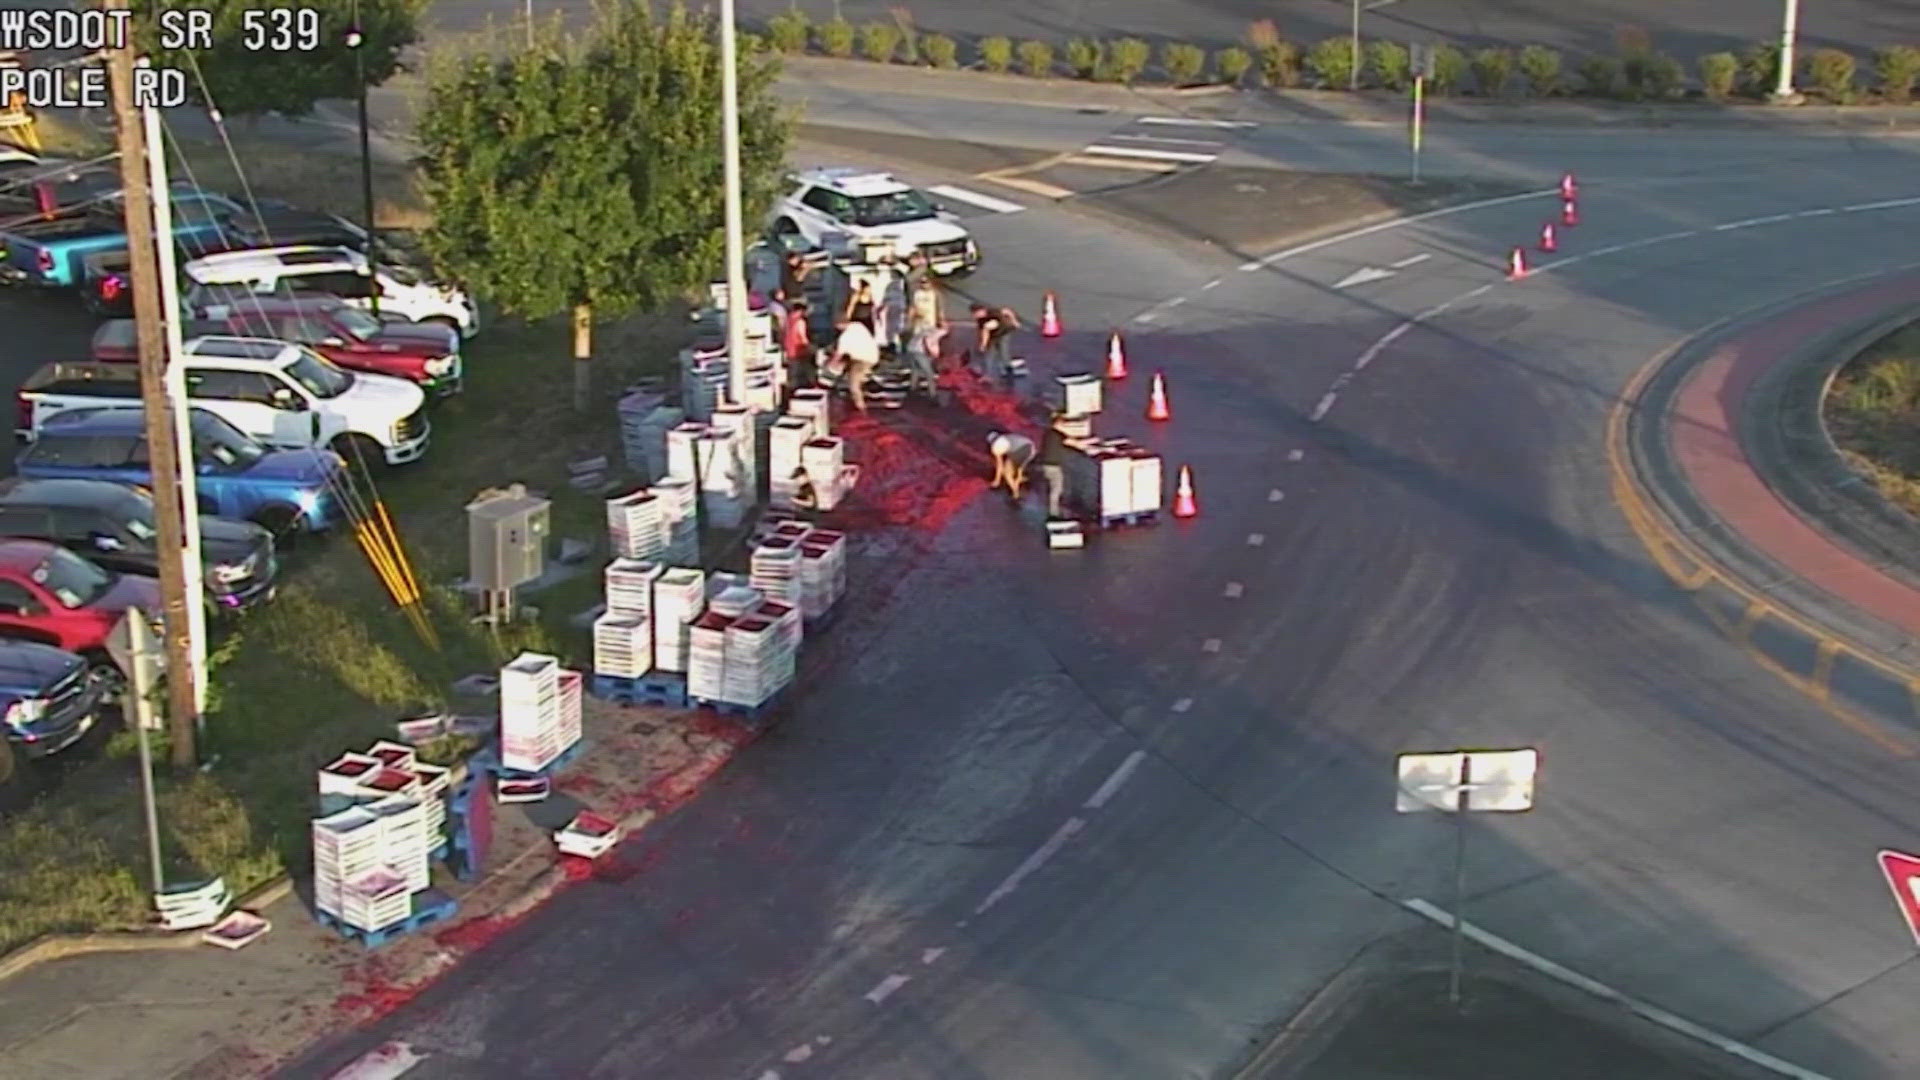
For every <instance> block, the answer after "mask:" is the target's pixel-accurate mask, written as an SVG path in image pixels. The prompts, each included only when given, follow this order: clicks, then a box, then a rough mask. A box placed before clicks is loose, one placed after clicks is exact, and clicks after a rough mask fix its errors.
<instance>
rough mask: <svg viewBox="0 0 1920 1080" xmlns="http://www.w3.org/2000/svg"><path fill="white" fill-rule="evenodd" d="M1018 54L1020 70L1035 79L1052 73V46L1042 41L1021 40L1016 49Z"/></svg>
mask: <svg viewBox="0 0 1920 1080" xmlns="http://www.w3.org/2000/svg"><path fill="white" fill-rule="evenodd" d="M1016 51H1017V52H1018V53H1019V54H1020V70H1021V71H1024V72H1026V73H1027V74H1029V75H1031V76H1033V77H1034V78H1036V79H1044V78H1046V77H1047V76H1049V75H1051V74H1053V46H1052V45H1049V44H1047V43H1046V42H1044V41H1023V42H1021V43H1020V48H1019V49H1017V50H1016Z"/></svg>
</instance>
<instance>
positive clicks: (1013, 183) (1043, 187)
mask: <svg viewBox="0 0 1920 1080" xmlns="http://www.w3.org/2000/svg"><path fill="white" fill-rule="evenodd" d="M976 179H980V180H985V181H988V182H989V183H994V184H1000V185H1002V186H1003V187H1010V188H1014V189H1016V190H1019V191H1025V192H1030V193H1032V194H1034V195H1038V196H1040V197H1041V198H1043V199H1056V200H1058V199H1071V198H1072V197H1073V196H1074V192H1073V191H1072V190H1071V189H1069V188H1063V187H1061V186H1059V185H1058V184H1049V183H1047V182H1046V181H1044V180H1031V179H1028V178H1027V177H1024V176H992V175H981V176H979V177H977V178H976Z"/></svg>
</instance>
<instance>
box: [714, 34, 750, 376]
mask: <svg viewBox="0 0 1920 1080" xmlns="http://www.w3.org/2000/svg"><path fill="white" fill-rule="evenodd" d="M720 125H721V127H720V136H721V138H720V143H721V151H720V152H721V157H722V158H723V159H724V163H725V180H724V183H725V186H726V217H727V222H726V226H727V395H728V397H730V398H731V399H732V401H733V403H734V404H735V405H743V404H745V403H746V391H747V250H746V238H745V236H744V235H743V231H742V230H743V229H744V228H745V226H744V223H743V222H742V221H741V218H742V217H743V216H744V212H743V211H742V209H741V205H740V203H741V196H740V57H739V42H738V41H736V40H735V35H734V18H733V0H720Z"/></svg>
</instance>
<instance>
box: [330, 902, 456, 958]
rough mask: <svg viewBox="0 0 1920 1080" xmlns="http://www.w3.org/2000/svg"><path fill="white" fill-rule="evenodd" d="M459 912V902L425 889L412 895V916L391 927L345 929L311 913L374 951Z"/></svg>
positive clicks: (338, 932)
mask: <svg viewBox="0 0 1920 1080" xmlns="http://www.w3.org/2000/svg"><path fill="white" fill-rule="evenodd" d="M459 909H460V902H459V901H457V900H455V899H454V898H453V897H451V896H448V895H447V894H446V893H443V892H441V891H440V890H439V889H428V890H426V891H425V892H422V893H419V894H417V895H415V896H414V898H413V914H411V915H408V916H407V917H406V918H404V919H402V920H400V921H399V922H397V923H394V924H393V925H391V926H383V927H381V928H380V929H378V930H362V929H360V928H359V927H357V926H348V925H347V924H346V923H343V922H341V921H340V920H339V919H337V918H335V917H333V916H332V915H329V914H327V913H326V912H324V911H315V912H314V913H313V914H314V916H315V917H316V918H318V919H319V920H320V925H322V926H324V927H326V928H327V929H329V930H332V931H333V932H334V933H336V934H339V935H340V936H341V937H344V938H347V939H349V940H352V941H357V942H359V943H360V944H362V945H364V946H366V947H367V948H368V949H377V948H379V947H381V946H382V945H385V944H386V943H387V942H389V941H392V940H393V939H394V938H397V937H401V936H402V935H405V934H411V933H413V932H414V931H415V930H418V929H420V928H421V927H423V926H428V925H430V924H432V923H437V922H439V921H440V920H442V919H445V918H447V917H448V916H449V915H452V914H453V913H454V912H455V911H458V910H459Z"/></svg>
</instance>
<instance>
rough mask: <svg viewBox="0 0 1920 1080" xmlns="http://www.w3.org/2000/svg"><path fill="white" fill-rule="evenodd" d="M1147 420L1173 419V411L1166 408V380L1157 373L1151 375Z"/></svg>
mask: <svg viewBox="0 0 1920 1080" xmlns="http://www.w3.org/2000/svg"><path fill="white" fill-rule="evenodd" d="M1147 419H1149V420H1171V419H1173V410H1171V409H1169V408H1167V380H1166V379H1165V378H1163V377H1161V374H1160V373H1159V372H1157V371H1156V372H1154V373H1153V392H1152V393H1151V394H1148V395H1147Z"/></svg>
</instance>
